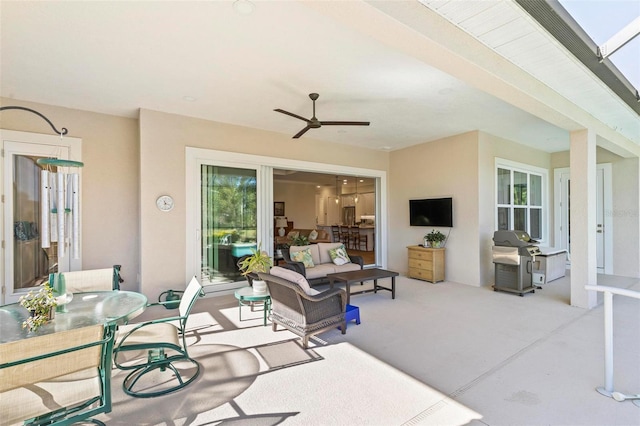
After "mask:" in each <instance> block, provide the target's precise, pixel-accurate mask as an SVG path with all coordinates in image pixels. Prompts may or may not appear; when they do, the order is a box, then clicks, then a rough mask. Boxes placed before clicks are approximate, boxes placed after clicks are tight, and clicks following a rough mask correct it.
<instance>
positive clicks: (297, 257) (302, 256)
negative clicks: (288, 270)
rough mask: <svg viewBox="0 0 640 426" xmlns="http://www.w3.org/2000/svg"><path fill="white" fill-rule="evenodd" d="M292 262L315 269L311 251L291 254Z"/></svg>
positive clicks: (306, 250)
mask: <svg viewBox="0 0 640 426" xmlns="http://www.w3.org/2000/svg"><path fill="white" fill-rule="evenodd" d="M291 260H293V261H294V262H302V263H304V267H305V268H313V267H314V266H315V265H314V264H313V259H312V258H311V249H305V250H300V251H297V252H295V253H291Z"/></svg>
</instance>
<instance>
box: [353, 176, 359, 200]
mask: <svg viewBox="0 0 640 426" xmlns="http://www.w3.org/2000/svg"><path fill="white" fill-rule="evenodd" d="M353 201H354V202H356V203H357V202H358V176H356V196H355V197H354V198H353Z"/></svg>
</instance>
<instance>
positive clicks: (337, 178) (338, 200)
mask: <svg viewBox="0 0 640 426" xmlns="http://www.w3.org/2000/svg"><path fill="white" fill-rule="evenodd" d="M339 179H340V178H339V177H338V176H336V204H338V203H339V202H340V198H339V197H338V180H339Z"/></svg>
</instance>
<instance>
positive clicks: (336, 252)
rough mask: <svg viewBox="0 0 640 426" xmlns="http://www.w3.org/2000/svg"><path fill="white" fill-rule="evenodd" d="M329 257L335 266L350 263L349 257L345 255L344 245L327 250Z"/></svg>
mask: <svg viewBox="0 0 640 426" xmlns="http://www.w3.org/2000/svg"><path fill="white" fill-rule="evenodd" d="M329 256H331V260H332V261H333V263H335V264H336V265H345V264H347V263H351V259H349V255H348V254H347V249H345V248H344V244H341V245H340V246H338V247H336V248H334V249H331V250H329Z"/></svg>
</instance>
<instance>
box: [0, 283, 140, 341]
mask: <svg viewBox="0 0 640 426" xmlns="http://www.w3.org/2000/svg"><path fill="white" fill-rule="evenodd" d="M146 306H147V298H146V296H145V295H144V294H141V293H136V292H132V291H96V292H88V293H76V294H74V295H73V299H72V300H71V301H70V302H69V303H68V304H66V305H64V308H63V310H64V311H65V312H59V311H58V312H56V314H55V318H54V319H53V320H51V321H49V322H48V323H47V324H45V325H43V326H41V327H40V328H38V330H37V331H35V332H30V331H29V330H27V328H23V327H22V322H23V321H24V320H26V319H27V317H28V316H29V312H28V311H27V310H26V309H25V308H23V307H22V306H20V304H19V303H13V304H10V305H4V306H0V343H6V342H13V341H16V340H21V339H28V338H30V337H35V336H41V335H43V334H51V333H56V332H59V331H65V330H71V329H75V328H82V327H88V326H91V325H96V324H124V323H126V322H127V321H129V320H130V319H132V318H135V317H136V316H138V315H140V314H141V313H142V311H144V309H145V307H146Z"/></svg>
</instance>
